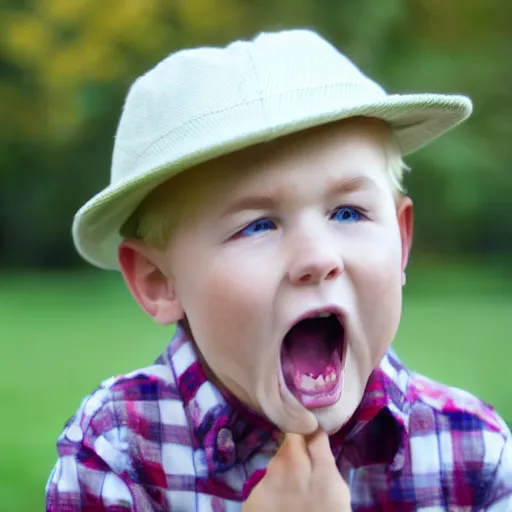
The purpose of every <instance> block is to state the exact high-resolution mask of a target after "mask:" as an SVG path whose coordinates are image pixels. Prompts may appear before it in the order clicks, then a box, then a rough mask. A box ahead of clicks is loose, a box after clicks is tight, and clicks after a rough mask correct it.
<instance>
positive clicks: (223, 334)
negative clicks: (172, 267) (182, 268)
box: [179, 257, 269, 363]
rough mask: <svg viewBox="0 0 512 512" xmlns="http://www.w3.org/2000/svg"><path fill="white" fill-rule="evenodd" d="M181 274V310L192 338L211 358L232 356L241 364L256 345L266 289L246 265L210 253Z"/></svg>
mask: <svg viewBox="0 0 512 512" xmlns="http://www.w3.org/2000/svg"><path fill="white" fill-rule="evenodd" d="M194 268H195V269H196V271H195V272H191V271H186V272H185V274H183V273H182V274H181V277H182V283H183V286H182V287H181V289H180V290H179V296H180V300H181V301H182V306H183V309H184V310H185V313H186V315H187V318H188V319H189V322H190V325H191V328H192V331H193V333H194V336H195V337H196V342H197V344H198V346H199V348H200V349H201V351H202V352H203V354H204V355H205V357H207V358H208V359H209V362H212V363H214V362H215V361H220V360H224V359H226V358H228V357H229V358H232V359H233V360H234V362H236V361H238V362H239V363H240V362H241V361H243V360H246V359H247V357H249V356H254V355H255V354H256V353H257V347H258V345H257V344H256V343H254V342H255V341H256V340H255V339H254V338H255V337H257V335H258V334H259V333H258V326H259V324H261V320H260V319H261V318H262V316H263V315H266V314H268V312H267V311H266V310H265V307H268V301H269V297H268V290H267V289H266V288H267V287H266V286H265V283H264V282H262V276H258V275H255V273H254V272H252V271H251V268H250V266H247V265H245V266H244V265H241V264H240V260H239V261H238V264H237V265H235V264H234V262H231V261H230V260H229V259H225V258H222V259H221V258H220V257H214V258H210V259H209V261H201V262H198V263H197V264H196V265H195V267H194ZM228 354H229V356H228Z"/></svg>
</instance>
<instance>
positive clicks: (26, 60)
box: [0, 0, 512, 266]
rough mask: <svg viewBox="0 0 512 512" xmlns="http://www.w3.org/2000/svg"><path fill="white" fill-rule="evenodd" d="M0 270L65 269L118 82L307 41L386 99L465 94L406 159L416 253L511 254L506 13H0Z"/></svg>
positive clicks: (286, 3)
mask: <svg viewBox="0 0 512 512" xmlns="http://www.w3.org/2000/svg"><path fill="white" fill-rule="evenodd" d="M0 12H1V15H0V118H1V119H2V123H0V179H1V184H2V186H1V187H0V264H1V263H3V264H9V265H17V266H24V265H30V266H67V265H74V264H77V263H78V257H77V256H76V255H75V253H74V250H73V248H72V245H71V241H70V233H69V228H70V224H71V219H72V216H73V214H74V212H75V211H76V210H77V209H78V207H79V206H80V205H81V204H82V203H83V202H84V201H85V200H87V199H88V198H89V197H90V196H91V195H92V194H93V193H95V192H97V191H98V190H99V189H100V188H102V187H103V186H104V185H106V184H107V181H108V173H109V165H110V159H111V150H112V143H113V136H114V132H115V128H116V124H117V121H118V118H119V115H120V111H121V107H122V103H123V100H124V96H125V94H126V91H127V89H128V87H129V85H130V83H131V82H132V81H133V80H134V79H135V78H136V77H137V76H138V75H139V74H141V73H143V72H144V71H146V70H147V69H148V68H149V67H151V66H153V65H154V64H155V63H156V62H157V61H158V60H160V59H161V58H163V57H164V56H165V55H166V54H168V53H169V52H171V51H174V50H176V49H178V48H182V47H189V46H196V45H213V44H224V43H227V42H228V41H230V40H232V39H234V38H240V37H242V38H243V37H251V36H253V35H254V34H255V33H256V32H258V31H261V30H273V29H280V28H285V27H292V26H308V27H312V28H316V29H318V30H319V31H320V32H322V33H323V34H324V35H325V36H327V37H328V38H329V39H331V40H332V41H333V43H335V44H336V45H337V46H338V47H339V48H341V49H342V50H344V51H345V52H347V54H348V55H349V56H350V57H351V58H353V59H354V60H355V61H356V62H357V63H358V64H359V65H360V66H361V67H362V68H363V70H364V71H366V72H367V73H368V74H369V75H370V76H373V77H375V78H376V79H377V80H379V81H380V82H381V83H383V84H384V86H385V87H386V88H387V89H388V90H390V91H393V92H414V91H424V92H458V93H463V94H467V95H469V96H471V97H472V98H473V100H474V102H475V114H474V116H473V118H472V120H470V121H469V122H468V123H466V124H465V125H463V126H462V127H460V128H458V129H457V130H456V131H454V132H452V133H451V134H449V135H447V136H445V137H444V138H442V139H440V140H439V141H437V142H435V143H434V144H433V145H432V146H430V147H429V148H428V149H425V150H422V151H420V152H419V153H418V154H417V155H414V156H412V157H411V158H410V159H409V162H408V163H409V165H411V167H412V168H413V170H414V172H413V173H412V175H411V177H410V179H409V181H408V187H409V190H410V192H411V194H412V195H413V198H414V200H415V202H416V204H417V234H418V236H417V237H416V239H415V244H416V247H415V250H416V251H417V252H420V253H421V254H439V253H441V254H445V255H447V254H450V253H453V254H465V255H466V254H468V253H470V254H492V255H494V254H502V255H506V254H507V253H510V251H511V250H512V214H511V211H512V208H511V207H510V197H511V194H512V173H511V172H510V171H509V161H511V160H512V145H511V144H510V142H509V138H510V136H509V133H510V130H509V127H508V122H509V119H510V117H511V116H512V92H511V91H512V87H511V85H512V68H511V67H510V66H508V65H507V64H506V63H507V62H508V61H509V57H508V51H509V48H510V44H511V43H512V32H510V30H509V28H510V26H511V23H512V4H507V3H503V2H498V0H489V1H488V2H480V1H477V0H467V1H465V2H446V1H445V0H386V1H385V2H383V1H380V0H359V1H357V2H350V1H339V0H318V1H316V0H293V1H292V0H283V1H280V2H275V1H271V0H261V1H258V2H247V1H244V0H223V1H222V2H218V1H215V0H174V1H172V2H169V1H164V0H129V1H125V0H74V1H72V2H70V1H69V0H24V1H23V2H14V1H12V0H0Z"/></svg>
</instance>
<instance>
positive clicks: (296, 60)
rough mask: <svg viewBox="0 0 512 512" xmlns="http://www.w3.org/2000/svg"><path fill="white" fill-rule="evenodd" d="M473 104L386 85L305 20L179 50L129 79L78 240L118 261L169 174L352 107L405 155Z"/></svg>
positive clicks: (112, 265) (81, 214) (95, 255)
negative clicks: (100, 184) (106, 166)
mask: <svg viewBox="0 0 512 512" xmlns="http://www.w3.org/2000/svg"><path fill="white" fill-rule="evenodd" d="M471 109H472V106H471V101H470V100H469V99H468V98H466V97H464V96H455V95H438V94H413V95H389V94H387V93H386V92H385V91H384V90H383V89H382V88H381V87H380V86H379V85H378V84H377V83H375V82H373V81H372V80H370V79H369V78H368V77H366V76H365V75H364V74H363V73H362V72H361V71H360V70H359V69H358V68H357V67H356V66H355V65H354V64H353V63H352V62H351V61H350V60H348V59H347V58H346V57H345V56H344V55H343V54H341V53H340V52H339V51H338V50H337V49H336V48H334V47H333V46H332V45H330V44H329V43H328V42H327V41H325V40H324V39H322V38H321V37H320V36H318V35H317V34H315V33H314V32H312V31H309V30H288V31H282V32H276V33H263V34H260V35H258V36H257V37H256V38H255V39H254V40H252V41H236V42H234V43H232V44H230V45H228V46H227V47H225V48H198V49H193V50H183V51H179V52H176V53H174V54H172V55H170V56H169V57H167V58H166V59H164V60H163V61H162V62H160V63H159V64H158V65H157V66H155V67H154V68H153V69H151V70H150V71H149V72H147V73H146V74H145V75H143V76H141V77H140V78H138V79H137V80H136V81H135V82H134V84H133V85H132V87H131V89H130V91H129V93H128V95H127V98H126V102H125V105H124V109H123V113H122V115H121V119H120V122H119V126H118V129H117V134H116V139H115V144H114V151H113V160H112V170H111V178H110V185H108V186H107V187H106V188H105V189H104V190H102V191H101V192H99V193H98V194H97V195H95V196H94V197H93V198H92V199H90V200H89V201H88V202H87V203H86V204H85V205H84V206H83V207H82V208H80V210H79V211H78V212H77V214H76V215H75V218H74V222H73V239H74V243H75V246H76V248H77V250H78V252H79V253H80V254H81V256H82V257H83V258H84V259H86V260H87V261H89V262H90V263H92V264H93V265H96V266H98V267H101V268H106V269H118V268H119V267H118V262H117V250H118V246H119V243H120V242H121V240H122V238H121V235H120V229H121V226H122V225H123V224H124V223H125V221H126V220H127V219H128V218H129V217H130V215H131V214H132V213H133V212H134V210H135V209H136V207H137V206H138V204H139V203H140V202H141V201H142V199H144V197H145V196H147V194H148V193H149V192H150V191H151V190H153V189H154V188H155V187H156V186H158V185H159V184H161V183H162V182H163V181H165V180H166V179H168V178H170V177H171V176H173V175H175V174H177V173H179V172H181V171H183V170H185V169H187V168H190V167H191V166H194V165H196V164H199V163H201V162H204V161H206V160H210V159H213V158H215V157H218V156H220V155H223V154H226V153H230V152H233V151H236V150H238V149H242V148H244V147H247V146H250V145H254V144H257V143H260V142H264V141H269V140H272V139H275V138H277V137H281V136H283V135H286V134H290V133H293V132H297V131H299V130H303V129H305V128H309V127H313V126H316V125H320V124H325V123H328V122H331V121H335V120H339V119H344V118H347V117H353V116H368V117H375V118H378V119H382V120H384V121H386V122H387V123H388V124H389V125H390V126H391V128H392V129H393V130H394V132H395V135H396V138H397V141H398V144H399V146H400V149H401V151H402V154H404V155H405V154H408V153H411V152H413V151H415V150H416V149H418V148H420V147H421V146H424V145H425V144H427V143H428V142H430V141H432V140H433V139H435V138H436V137H438V136H439V135H441V134H442V133H444V132H446V131H447V130H449V129H451V128H453V127H454V126H455V125H457V124H459V123H460V122H462V121H463V120H464V119H466V118H467V117H469V115H470V114H471Z"/></svg>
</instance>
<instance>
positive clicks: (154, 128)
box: [111, 29, 385, 183]
mask: <svg viewBox="0 0 512 512" xmlns="http://www.w3.org/2000/svg"><path fill="white" fill-rule="evenodd" d="M332 84H336V85H337V87H338V88H341V92H342V95H343V96H344V101H345V102H346V105H347V106H350V105H351V104H355V103H357V102H358V101H360V100H361V98H362V97H364V99H365V100H368V99H371V98H374V99H378V98H379V97H382V96H384V95H385V91H384V90H383V89H382V88H381V87H380V86H379V85H378V84H376V83H375V82H373V81H372V80H370V79H369V78H368V77H366V76H365V75H364V74H363V73H362V72H361V71H360V70H359V69H358V68H357V67H356V66H355V65H354V64H353V63H352V62H351V61H350V60H349V59H348V58H347V57H345V56H344V55H343V54H342V53H341V52H339V51H338V50H337V49H336V48H335V47H334V46H332V45H331V44H330V43H328V42H327V41H326V40H324V39H323V38H321V37H320V36H319V35H317V34H316V33H314V32H312V31H310V30H305V29H296V30H287V31H282V32H276V33H261V34H259V35H258V36H257V37H256V38H255V39H253V40H252V41H236V42H234V43H231V44H230V45H228V46H226V47H225V48H213V47H202V48H197V49H188V50H181V51H178V52H176V53H173V54H171V55H169V56H168V57H167V58H165V59H164V60H163V61H161V62H160V63H159V64H157V65H156V66H155V67H154V68H153V69H151V70H150V71H148V72H147V73H145V74H144V75H142V76H141V77H140V78H138V79H137V80H136V81H135V82H134V83H133V85H132V87H131V88H130V91H129V93H128V95H127V98H126V102H125V105H124V109H123V113H122V115H121V119H120V122H119V126H118V130H117V135H116V142H115V146H114V153H113V161H112V169H111V183H117V182H120V181H123V180H124V179H126V178H128V177H129V176H131V175H133V174H137V168H138V167H140V165H139V164H140V163H141V160H144V159H145V158H146V156H147V155H148V153H151V148H152V147H154V146H155V145H158V143H159V141H160V140H162V139H164V138H166V137H169V136H170V135H171V134H173V137H172V138H173V139H174V140H176V138H177V139H179V138H180V135H179V130H180V129H183V130H182V131H183V137H193V136H194V126H193V125H194V124H196V125H197V129H198V130H200V129H201V128H200V123H197V121H199V120H200V119H201V118H204V117H206V116H209V115H212V114H215V113H220V112H223V111H227V110H229V109H232V108H236V107H237V106H240V105H242V104H251V103H254V104H255V105H257V104H258V102H259V104H260V108H261V109H262V117H264V119H265V122H266V123H268V125H272V123H274V122H276V123H278V122H279V121H278V120H277V119H275V118H273V115H272V108H267V104H268V103H269V102H270V103H271V102H272V101H273V100H275V101H280V96H282V95H286V94H287V93H288V92H291V91H295V92H297V91H298V92H300V91H301V90H304V91H306V90H310V89H312V88H322V87H328V86H329V85H332ZM274 117H275V116H274ZM197 135H199V134H197Z"/></svg>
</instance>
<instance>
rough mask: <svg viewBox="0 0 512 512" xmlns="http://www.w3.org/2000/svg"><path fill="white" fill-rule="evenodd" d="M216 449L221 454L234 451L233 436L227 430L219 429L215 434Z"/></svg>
mask: <svg viewBox="0 0 512 512" xmlns="http://www.w3.org/2000/svg"><path fill="white" fill-rule="evenodd" d="M217 448H218V450H219V451H221V452H230V451H233V450H234V449H235V443H234V441H233V434H232V433H231V430H229V429H228V428H221V429H220V430H219V433H218V434H217Z"/></svg>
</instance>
